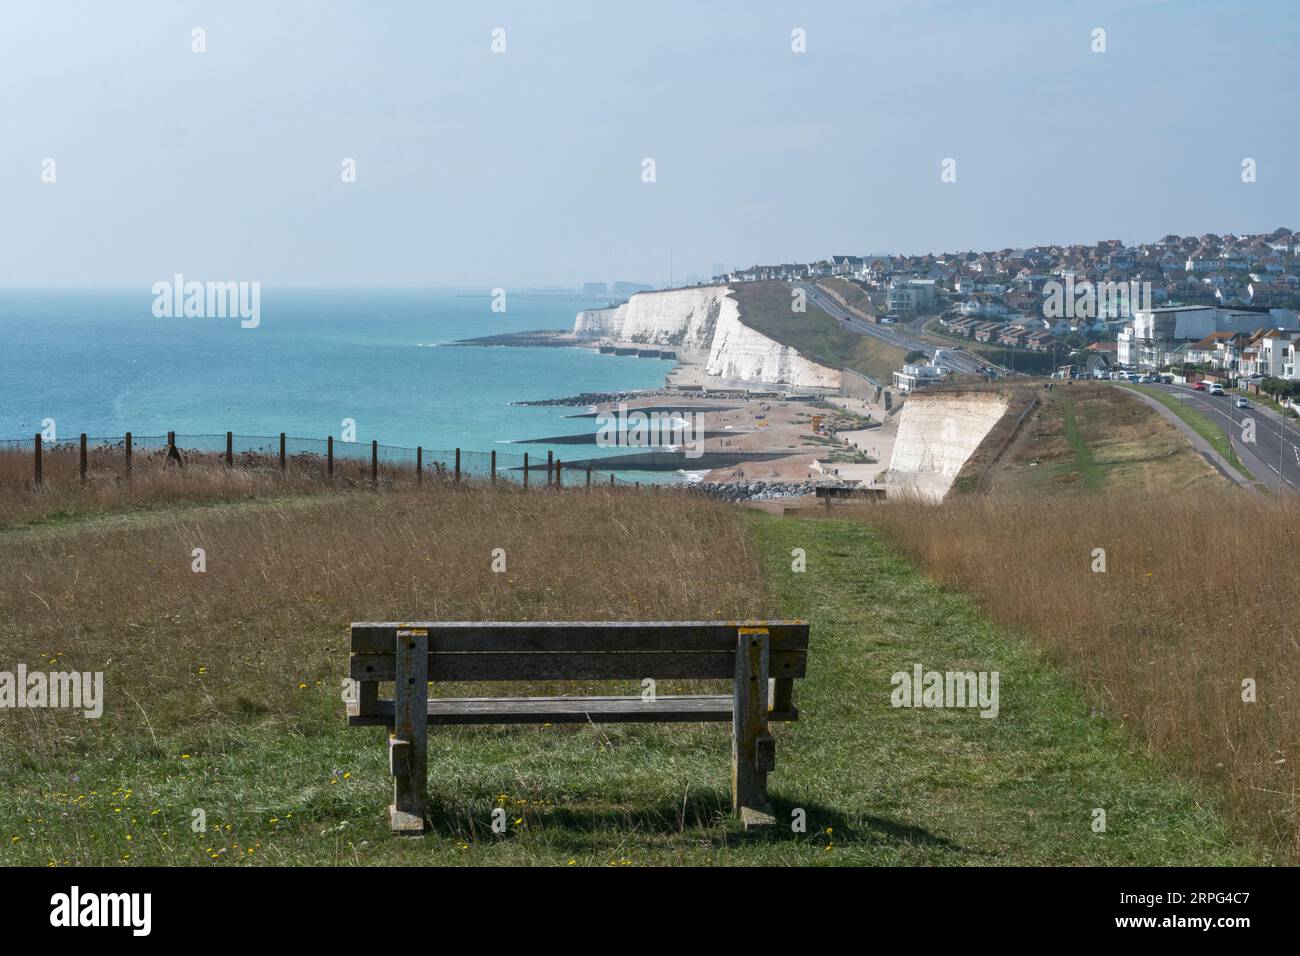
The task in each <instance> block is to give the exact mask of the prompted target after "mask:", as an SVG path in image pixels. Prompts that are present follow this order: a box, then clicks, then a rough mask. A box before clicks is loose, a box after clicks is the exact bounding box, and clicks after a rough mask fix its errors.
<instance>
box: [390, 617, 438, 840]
mask: <svg viewBox="0 0 1300 956" xmlns="http://www.w3.org/2000/svg"><path fill="white" fill-rule="evenodd" d="M396 651H397V655H396V657H397V662H396V663H397V669H396V679H395V680H394V681H393V711H394V714H393V732H392V734H391V736H390V737H389V738H388V764H389V767H390V769H391V770H392V773H393V805H392V806H391V807H389V822H390V825H391V826H392V829H393V832H394V833H401V834H412V835H415V834H420V833H423V832H424V806H425V800H426V798H427V792H428V781H429V749H428V740H427V733H428V726H429V714H428V709H427V708H428V689H429V638H428V635H427V634H425V633H424V632H423V631H398V632H397V647H396Z"/></svg>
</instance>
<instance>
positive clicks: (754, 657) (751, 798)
mask: <svg viewBox="0 0 1300 956" xmlns="http://www.w3.org/2000/svg"><path fill="white" fill-rule="evenodd" d="M767 680H768V633H767V631H766V629H764V628H749V627H746V628H741V629H740V633H739V634H738V635H737V647H736V670H735V692H734V697H735V704H734V710H733V718H732V725H731V802H732V809H733V810H734V811H735V812H736V813H737V814H739V815H740V818H741V821H742V823H743V824H744V827H745V829H746V830H752V829H759V828H766V827H770V826H773V825H774V824H775V822H776V821H775V819H774V818H773V816H772V807H771V804H770V803H768V799H767V770H768V769H769V768H770V766H771V765H772V764H774V762H775V759H776V757H775V754H776V748H775V746H774V745H773V743H772V738H771V737H769V736H768V735H767V694H768V686H767Z"/></svg>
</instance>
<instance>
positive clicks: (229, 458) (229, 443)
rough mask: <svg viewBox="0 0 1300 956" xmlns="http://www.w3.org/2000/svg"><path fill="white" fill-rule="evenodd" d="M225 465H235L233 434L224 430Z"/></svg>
mask: <svg viewBox="0 0 1300 956" xmlns="http://www.w3.org/2000/svg"><path fill="white" fill-rule="evenodd" d="M226 467H227V468H233V467H235V434H234V432H226Z"/></svg>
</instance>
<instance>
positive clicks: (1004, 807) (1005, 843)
mask: <svg viewBox="0 0 1300 956" xmlns="http://www.w3.org/2000/svg"><path fill="white" fill-rule="evenodd" d="M755 533H756V534H757V535H758V536H759V538H760V540H761V541H762V542H763V550H764V553H765V554H766V556H767V560H768V562H769V563H768V565H767V572H768V575H769V577H770V580H771V581H772V584H773V586H774V588H775V590H776V592H777V594H778V595H779V596H780V599H781V604H782V610H783V611H784V612H785V613H787V614H789V615H791V616H806V617H808V618H809V619H810V620H811V622H812V633H813V635H814V637H813V642H812V650H811V654H810V659H809V675H808V680H807V681H805V682H804V685H805V686H804V688H803V696H802V698H801V700H800V707H801V708H803V713H804V716H805V718H806V719H804V720H801V721H800V723H799V724H798V728H797V730H795V731H794V732H792V733H791V734H789V735H788V736H789V738H790V739H789V742H788V743H786V742H785V741H784V740H783V741H781V743H784V744H785V747H784V751H785V757H784V762H783V763H781V764H780V768H781V771H782V772H781V773H778V774H777V777H776V779H779V780H780V781H781V784H780V787H781V789H782V790H783V791H784V792H785V794H789V795H790V797H793V794H794V793H795V792H798V791H802V799H805V800H808V801H810V802H812V803H815V804H819V805H829V806H836V807H838V808H840V812H841V813H842V814H843V815H844V817H845V823H846V827H847V830H848V832H849V834H850V835H851V838H850V839H849V840H848V841H847V842H848V845H847V846H845V847H843V848H842V849H843V852H842V859H844V860H852V861H853V862H859V863H897V864H912V863H942V864H965V863H989V864H994V863H996V864H1004V863H1005V864H1013V863H1014V864H1043V863H1057V864H1082V863H1087V864H1096V865H1102V864H1153V865H1165V864H1188V865H1195V864H1202V863H1240V862H1247V861H1250V860H1252V859H1255V860H1257V859H1258V857H1257V856H1256V855H1254V854H1253V852H1252V851H1251V850H1249V849H1246V848H1243V847H1240V846H1234V845H1233V844H1232V842H1231V840H1230V839H1229V837H1228V836H1227V833H1226V830H1225V827H1224V824H1223V822H1222V820H1221V818H1220V817H1219V815H1218V814H1217V812H1216V811H1215V809H1214V808H1213V805H1212V801H1211V800H1210V799H1209V798H1208V797H1207V795H1206V794H1205V793H1204V792H1198V791H1197V790H1196V789H1194V788H1193V787H1191V786H1189V785H1187V784H1183V783H1180V782H1177V781H1175V780H1173V779H1171V778H1170V777H1169V776H1168V775H1166V774H1164V773H1162V772H1160V771H1158V770H1156V769H1154V768H1153V767H1151V766H1150V765H1149V764H1147V763H1146V762H1145V761H1143V760H1141V759H1138V758H1136V757H1133V756H1130V755H1129V754H1128V753H1127V752H1126V748H1125V745H1124V743H1123V741H1122V740H1121V738H1120V736H1119V734H1118V732H1117V731H1116V729H1115V728H1114V727H1112V726H1111V725H1110V724H1109V723H1108V722H1107V721H1106V720H1104V719H1102V718H1094V717H1091V716H1089V713H1088V708H1087V705H1086V704H1085V702H1084V699H1083V696H1082V694H1081V693H1080V692H1079V691H1078V690H1076V689H1075V688H1073V687H1071V686H1069V685H1068V684H1067V683H1066V682H1065V681H1064V680H1063V679H1061V678H1060V677H1058V676H1057V675H1056V674H1055V673H1054V672H1053V671H1051V670H1050V669H1048V668H1047V667H1045V666H1043V665H1042V664H1039V663H1037V662H1035V660H1034V658H1033V657H1032V655H1031V654H1030V653H1029V651H1028V650H1027V649H1025V648H1024V647H1023V646H1022V645H1020V644H1019V643H1018V642H1015V641H1012V640H1010V639H1009V638H1007V637H1006V636H1005V635H1003V634H1001V633H1000V632H999V631H998V630H997V629H996V628H994V627H993V626H992V625H991V624H989V623H988V622H987V621H986V620H984V619H983V618H982V617H981V616H980V615H979V613H978V612H977V611H976V610H975V609H974V607H973V606H972V605H971V603H970V602H969V601H968V600H967V599H966V598H964V597H962V596H960V595H955V594H952V593H950V592H947V591H945V590H943V589H942V588H940V587H938V586H937V585H935V584H933V583H931V582H930V581H928V580H927V579H926V578H924V577H923V576H922V575H920V574H918V573H917V572H916V571H915V570H914V569H913V568H912V567H911V566H910V565H908V564H907V563H906V562H904V561H903V560H902V559H900V558H898V557H897V556H895V555H894V554H893V553H892V552H891V551H890V549H889V548H888V547H887V545H886V544H885V543H884V542H883V540H882V538H881V537H880V536H879V535H878V534H877V533H876V532H875V531H873V530H872V529H870V528H867V527H865V526H863V525H860V524H857V523H854V522H840V521H822V520H817V519H807V520H803V521H795V520H790V519H785V520H776V519H770V518H761V519H757V520H756V521H755ZM794 548H803V549H804V550H805V552H806V554H807V562H808V563H807V570H806V571H805V572H803V573H792V572H791V571H790V560H791V559H790V557H789V555H790V551H791V549H794ZM917 663H920V664H922V665H923V666H924V668H925V669H926V670H932V669H933V670H949V669H953V670H975V671H980V670H987V671H993V670H996V671H999V672H1000V678H1001V679H1000V698H1001V706H1000V712H999V714H998V716H997V717H996V718H993V719H983V718H981V717H979V716H978V714H977V713H976V712H975V711H957V710H935V709H932V710H912V709H901V708H899V709H896V708H894V707H892V706H891V705H890V701H889V694H890V689H891V687H890V675H891V674H893V673H894V672H897V671H911V669H912V667H913V665H914V664H917ZM780 753H781V751H780V748H779V749H778V761H781V760H782V757H781V756H780ZM1095 808H1101V809H1104V810H1105V811H1106V824H1107V826H1106V832H1105V833H1094V832H1093V831H1092V828H1091V823H1092V814H1093V811H1094V809H1095Z"/></svg>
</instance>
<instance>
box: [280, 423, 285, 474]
mask: <svg viewBox="0 0 1300 956" xmlns="http://www.w3.org/2000/svg"><path fill="white" fill-rule="evenodd" d="M284 472H285V459H284V432H280V477H281V478H283V477H284Z"/></svg>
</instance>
